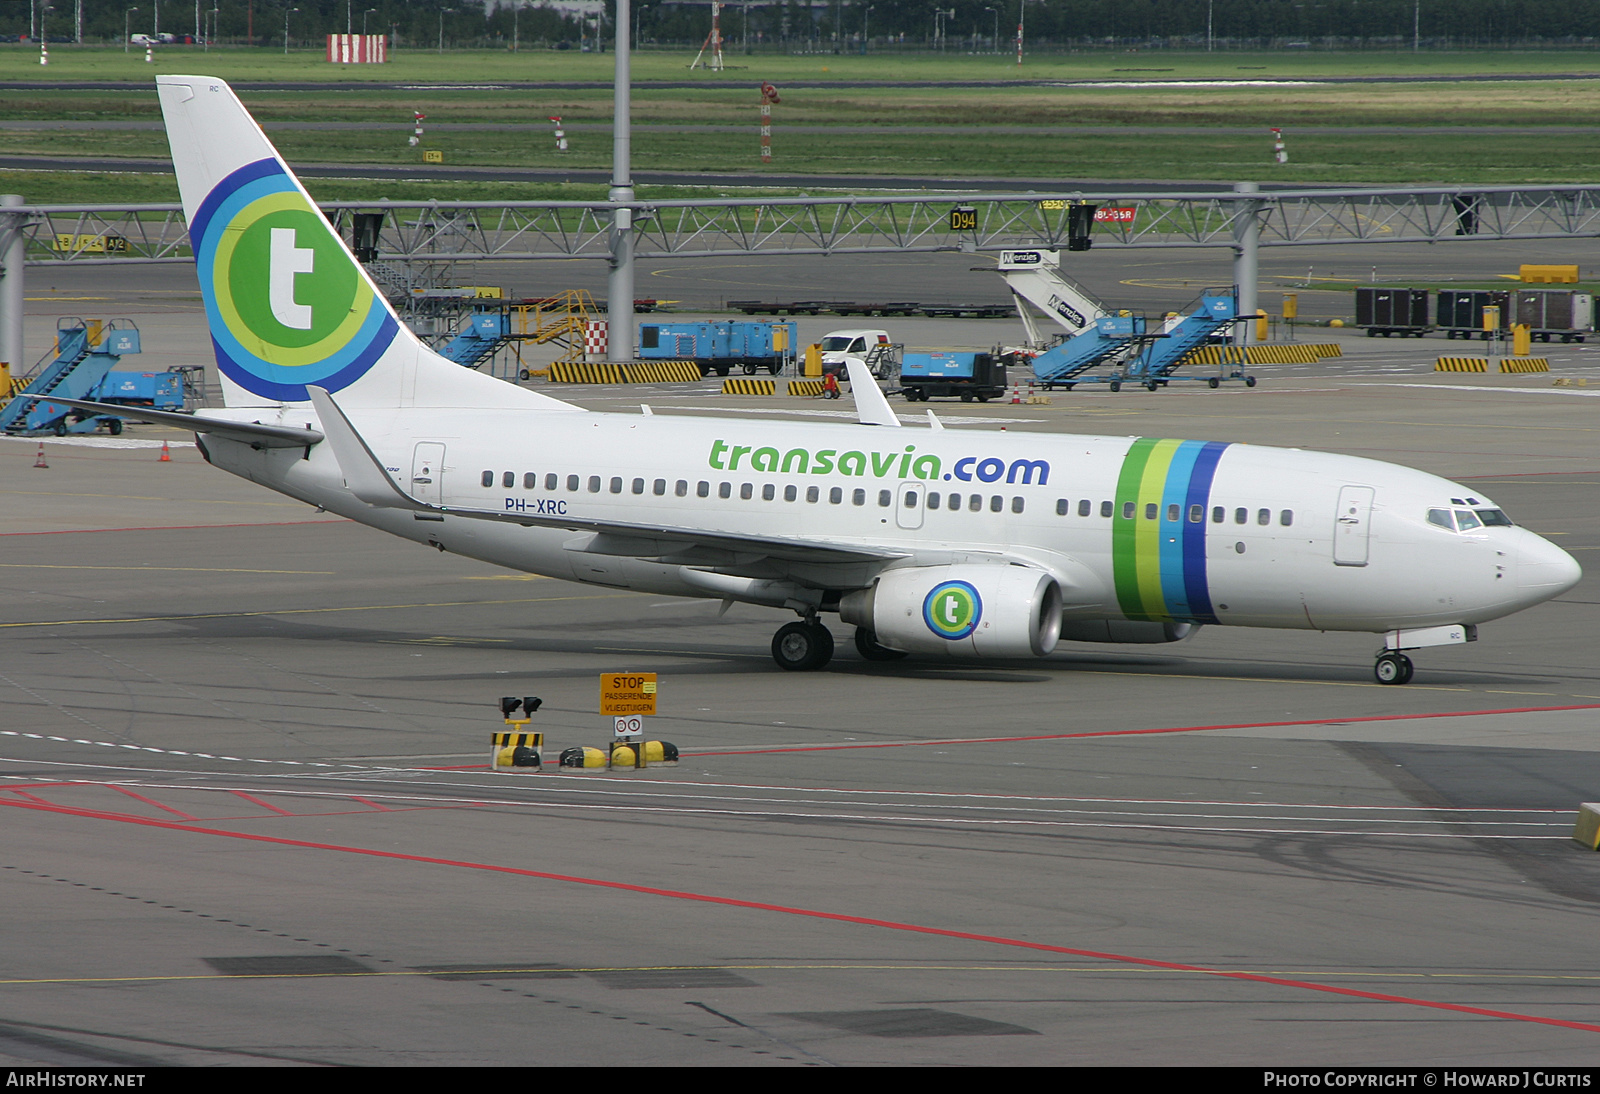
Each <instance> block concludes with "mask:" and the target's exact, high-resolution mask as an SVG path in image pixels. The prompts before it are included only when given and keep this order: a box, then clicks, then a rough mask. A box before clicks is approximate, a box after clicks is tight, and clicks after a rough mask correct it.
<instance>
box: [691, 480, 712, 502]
mask: <svg viewBox="0 0 1600 1094" xmlns="http://www.w3.org/2000/svg"><path fill="white" fill-rule="evenodd" d="M694 493H695V496H696V497H699V498H709V497H710V496H711V484H710V483H709V482H707V481H706V480H705V479H701V480H700V481H699V483H697V484H696V485H695V488H694Z"/></svg>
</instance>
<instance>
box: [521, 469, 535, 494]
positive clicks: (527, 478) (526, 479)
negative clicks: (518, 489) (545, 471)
mask: <svg viewBox="0 0 1600 1094" xmlns="http://www.w3.org/2000/svg"><path fill="white" fill-rule="evenodd" d="M538 485H539V474H538V472H536V471H529V472H528V473H527V474H526V475H523V476H522V488H523V489H524V490H532V489H533V488H534V487H536V486H538Z"/></svg>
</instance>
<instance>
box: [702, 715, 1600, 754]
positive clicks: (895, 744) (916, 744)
mask: <svg viewBox="0 0 1600 1094" xmlns="http://www.w3.org/2000/svg"><path fill="white" fill-rule="evenodd" d="M1563 710H1600V703H1578V704H1576V705H1574V706H1569V707H1507V708H1506V709H1504V710H1455V711H1436V712H1433V713H1429V714H1372V715H1367V716H1365V717H1361V718H1308V719H1305V720H1303V721H1296V722H1237V723H1231V724H1227V725H1214V726H1159V727H1157V728H1154V729H1094V730H1086V731H1085V732H1082V733H1036V734H1030V735H1028V736H1024V737H942V738H940V739H938V740H934V741H883V742H872V741H865V742H851V743H850V744H839V745H794V746H787V747H779V748H746V749H738V750H728V751H724V752H696V751H692V750H690V749H682V750H681V752H682V754H683V755H684V756H695V757H699V756H765V755H768V754H771V753H779V752H836V751H840V750H843V749H851V748H926V747H928V746H929V745H987V744H1005V743H1015V742H1017V741H1069V740H1076V739H1078V738H1080V737H1138V736H1146V735H1149V734H1152V733H1210V732H1213V731H1215V730H1219V729H1286V728H1290V727H1293V726H1341V725H1354V724H1356V723H1359V722H1404V721H1411V720H1414V719H1418V718H1480V717H1483V716H1484V715H1487V714H1536V713H1539V712H1542V711H1563Z"/></svg>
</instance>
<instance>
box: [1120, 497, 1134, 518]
mask: <svg viewBox="0 0 1600 1094" xmlns="http://www.w3.org/2000/svg"><path fill="white" fill-rule="evenodd" d="M1122 519H1123V520H1132V519H1133V502H1131V501H1125V502H1123V503H1122Z"/></svg>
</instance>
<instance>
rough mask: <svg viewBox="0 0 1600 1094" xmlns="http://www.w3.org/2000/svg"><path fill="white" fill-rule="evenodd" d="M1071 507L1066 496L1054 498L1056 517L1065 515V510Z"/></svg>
mask: <svg viewBox="0 0 1600 1094" xmlns="http://www.w3.org/2000/svg"><path fill="white" fill-rule="evenodd" d="M1071 508H1072V503H1071V502H1070V501H1068V500H1067V499H1066V498H1057V499H1056V516H1058V517H1064V516H1066V515H1067V512H1068V511H1069V510H1070V509H1071Z"/></svg>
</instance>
